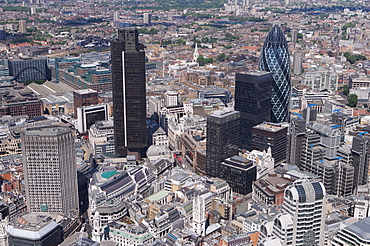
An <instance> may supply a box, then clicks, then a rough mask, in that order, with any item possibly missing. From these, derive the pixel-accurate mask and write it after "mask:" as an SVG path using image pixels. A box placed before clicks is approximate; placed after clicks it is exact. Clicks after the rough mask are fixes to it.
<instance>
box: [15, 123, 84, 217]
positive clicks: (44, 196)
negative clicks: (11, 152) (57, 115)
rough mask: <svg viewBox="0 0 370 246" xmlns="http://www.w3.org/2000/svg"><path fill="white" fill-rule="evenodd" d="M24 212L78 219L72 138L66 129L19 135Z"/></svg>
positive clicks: (42, 129)
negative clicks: (20, 138) (24, 195)
mask: <svg viewBox="0 0 370 246" xmlns="http://www.w3.org/2000/svg"><path fill="white" fill-rule="evenodd" d="M22 156H23V164H24V176H25V183H26V197H27V210H28V211H29V212H52V213H60V214H69V215H71V214H73V215H78V185H77V169H76V150H75V138H74V134H73V132H72V131H71V129H70V128H69V127H67V126H44V127H35V128H29V129H27V130H26V131H25V132H24V133H23V134H22Z"/></svg>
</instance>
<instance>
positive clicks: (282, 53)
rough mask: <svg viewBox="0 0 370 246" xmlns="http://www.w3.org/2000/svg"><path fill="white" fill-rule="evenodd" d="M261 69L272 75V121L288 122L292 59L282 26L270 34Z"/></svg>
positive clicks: (261, 58)
mask: <svg viewBox="0 0 370 246" xmlns="http://www.w3.org/2000/svg"><path fill="white" fill-rule="evenodd" d="M259 69H260V70H262V71H267V72H271V73H272V77H273V84H272V97H271V109H272V113H271V121H272V122H275V123H280V122H284V121H288V117H289V99H290V90H291V88H290V58H289V52H288V44H287V41H286V39H285V36H284V33H283V31H282V30H281V28H280V26H278V25H274V26H273V27H272V29H271V30H270V32H269V33H268V35H267V37H266V40H265V43H264V44H263V49H262V52H261V57H260V62H259Z"/></svg>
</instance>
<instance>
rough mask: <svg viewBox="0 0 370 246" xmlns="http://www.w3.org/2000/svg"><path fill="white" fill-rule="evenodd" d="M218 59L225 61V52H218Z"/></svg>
mask: <svg viewBox="0 0 370 246" xmlns="http://www.w3.org/2000/svg"><path fill="white" fill-rule="evenodd" d="M217 60H219V61H225V60H226V55H225V53H221V54H218V56H217Z"/></svg>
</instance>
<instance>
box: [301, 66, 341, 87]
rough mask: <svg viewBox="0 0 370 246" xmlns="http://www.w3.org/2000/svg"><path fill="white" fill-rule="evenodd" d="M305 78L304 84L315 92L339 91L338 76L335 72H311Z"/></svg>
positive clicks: (324, 70) (319, 70) (323, 70)
mask: <svg viewBox="0 0 370 246" xmlns="http://www.w3.org/2000/svg"><path fill="white" fill-rule="evenodd" d="M303 76H304V79H303V84H304V85H307V86H309V87H311V89H312V90H313V91H322V90H324V89H326V90H331V91H336V90H338V74H337V73H336V72H334V71H330V70H327V69H318V70H316V71H309V72H307V73H305V74H304V75H303Z"/></svg>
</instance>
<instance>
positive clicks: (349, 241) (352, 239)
mask: <svg viewBox="0 0 370 246" xmlns="http://www.w3.org/2000/svg"><path fill="white" fill-rule="evenodd" d="M331 245H332V246H341V245H354V246H368V245H370V217H367V218H365V219H363V220H360V221H359V222H356V223H354V224H352V225H349V226H347V227H345V228H344V229H342V230H340V231H339V232H338V234H337V235H336V236H335V237H334V239H333V240H332V242H331Z"/></svg>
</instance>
